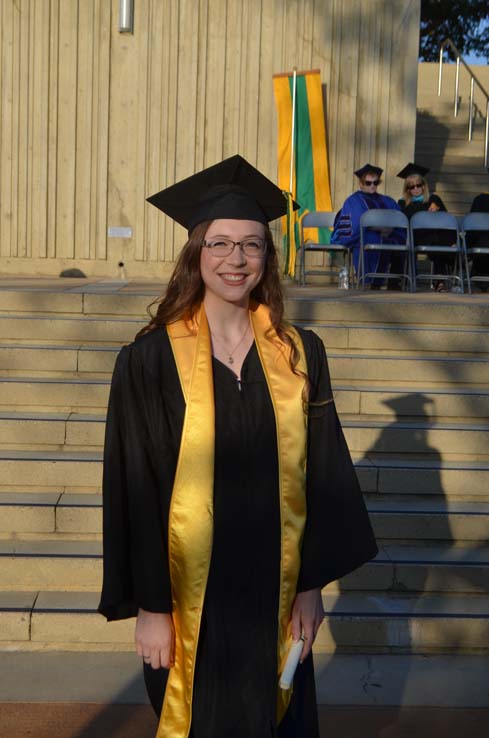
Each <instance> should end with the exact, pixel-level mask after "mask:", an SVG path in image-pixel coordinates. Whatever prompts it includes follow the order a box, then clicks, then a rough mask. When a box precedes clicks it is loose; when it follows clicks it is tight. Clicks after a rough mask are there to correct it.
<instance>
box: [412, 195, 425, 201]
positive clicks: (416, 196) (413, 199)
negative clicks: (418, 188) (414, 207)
mask: <svg viewBox="0 0 489 738" xmlns="http://www.w3.org/2000/svg"><path fill="white" fill-rule="evenodd" d="M423 199H424V196H423V195H414V197H412V198H411V202H423Z"/></svg>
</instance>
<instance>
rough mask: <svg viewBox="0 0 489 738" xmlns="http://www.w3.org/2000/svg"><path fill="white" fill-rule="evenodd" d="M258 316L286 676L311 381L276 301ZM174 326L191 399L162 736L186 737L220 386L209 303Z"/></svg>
mask: <svg viewBox="0 0 489 738" xmlns="http://www.w3.org/2000/svg"><path fill="white" fill-rule="evenodd" d="M250 317H251V323H252V327H253V332H254V336H255V342H256V345H257V348H258V353H259V356H260V360H261V363H262V366H263V369H264V372H265V376H266V378H267V383H268V387H269V390H270V395H271V398H272V403H273V408H274V412H275V420H276V424H277V445H278V449H277V451H278V462H279V488H280V516H281V530H282V536H281V541H282V542H281V572H280V595H279V612H278V664H277V672H278V674H280V673H281V671H282V668H283V665H284V662H285V659H286V656H287V651H288V647H289V642H290V613H291V608H292V603H293V600H294V596H295V592H296V587H297V578H298V575H299V568H300V550H301V543H302V535H303V532H304V525H305V519H306V500H305V463H306V441H307V425H306V423H307V416H306V413H305V412H304V406H303V400H302V391H303V387H304V379H303V378H302V377H300V376H297V375H295V374H293V373H292V372H291V370H290V366H289V363H288V360H289V354H290V349H289V348H288V346H286V345H285V344H284V343H283V342H282V341H280V339H279V337H278V336H277V335H276V333H275V331H274V330H273V328H272V326H271V323H270V318H269V312H268V309H267V308H266V307H265V306H263V305H258V306H253V308H252V309H251V311H250ZM167 331H168V335H169V338H170V343H171V346H172V350H173V355H174V358H175V362H176V365H177V369H178V374H179V378H180V383H181V385H182V391H183V393H184V396H185V400H186V405H187V406H186V412H185V420H184V424H183V430H182V440H181V444H180V453H179V458H178V464H177V470H176V473H175V481H174V485H173V491H172V501H171V506H170V520H169V534H168V557H169V567H170V579H171V585H172V597H173V623H174V627H175V664H174V666H173V667H172V668H171V669H170V673H169V676H168V682H167V686H166V692H165V699H164V703H163V710H162V714H161V719H160V723H159V726H158V731H157V738H187V737H188V734H189V731H190V725H191V720H192V692H193V681H194V672H195V661H196V654H197V645H198V640H199V630H200V620H201V615H202V608H203V603H204V597H205V590H206V585H207V576H208V572H209V565H210V559H211V553H212V537H213V495H214V441H215V438H214V433H215V429H214V388H213V381H212V358H211V344H210V336H209V327H208V323H207V318H206V316H205V312H204V310H203V308H202V309H201V311H200V315H199V316H198V318H197V320H195V321H194V322H193V324H192V325H189V324H188V323H186V322H185V321H184V320H179V321H177V322H176V323H172V324H170V325H168V326H167ZM290 331H291V333H292V334H293V338H294V341H295V342H296V345H297V347H298V349H299V352H300V361H299V364H298V369H299V370H300V371H302V372H303V373H304V374H306V362H305V357H304V349H303V346H302V342H301V339H300V337H299V335H298V333H297V331H295V330H294V329H290ZM290 697H291V691H290V690H287V691H284V690H281V689H280V688H279V687H278V702H277V715H278V719H279V720H280V719H281V718H282V717H283V715H284V713H285V710H286V709H287V706H288V704H289V701H290Z"/></svg>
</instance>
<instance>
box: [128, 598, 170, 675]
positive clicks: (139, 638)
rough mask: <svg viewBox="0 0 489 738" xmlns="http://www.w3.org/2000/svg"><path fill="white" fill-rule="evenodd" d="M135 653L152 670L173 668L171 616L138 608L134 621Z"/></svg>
mask: <svg viewBox="0 0 489 738" xmlns="http://www.w3.org/2000/svg"><path fill="white" fill-rule="evenodd" d="M134 637H135V641H136V651H137V653H138V654H139V656H142V657H143V659H144V663H145V664H151V666H152V668H153V669H159V668H160V667H163V668H164V669H169V668H170V667H171V666H173V662H174V658H175V656H174V650H175V632H174V628H173V620H172V617H171V615H169V614H168V613H164V612H149V611H148V610H143V609H142V608H139V612H138V616H137V619H136V632H135V636H134Z"/></svg>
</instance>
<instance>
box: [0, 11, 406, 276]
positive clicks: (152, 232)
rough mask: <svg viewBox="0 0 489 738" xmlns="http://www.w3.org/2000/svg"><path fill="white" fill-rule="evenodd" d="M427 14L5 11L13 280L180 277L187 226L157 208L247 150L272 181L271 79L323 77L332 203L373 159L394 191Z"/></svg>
mask: <svg viewBox="0 0 489 738" xmlns="http://www.w3.org/2000/svg"><path fill="white" fill-rule="evenodd" d="M419 6H420V0H369V2H368V3H359V2H357V0H328V1H327V2H325V0H247V2H245V3H243V2H242V0H137V2H135V13H136V15H135V23H134V34H120V33H119V31H118V13H119V0H0V21H1V29H0V63H1V82H0V134H1V135H0V155H1V167H0V254H1V256H2V257H3V259H2V264H1V265H0V270H1V269H4V270H6V271H16V270H17V271H24V272H25V271H29V270H31V271H34V270H35V269H38V270H40V271H43V272H44V273H47V272H49V271H51V272H54V273H56V271H59V269H60V268H63V267H67V266H70V265H73V266H75V265H76V266H80V267H81V268H82V269H84V270H85V272H86V273H92V274H106V275H108V276H116V274H117V263H118V261H119V260H122V261H124V262H125V264H126V271H127V274H128V275H129V276H135V275H141V276H142V275H147V276H154V275H157V274H160V273H162V270H163V271H164V270H166V271H168V270H169V269H171V265H172V263H173V262H174V259H175V258H176V255H177V254H178V252H179V250H180V248H181V245H182V244H183V242H184V240H185V231H184V230H183V229H182V228H181V227H179V226H175V225H174V224H173V223H172V222H171V221H170V220H169V219H167V218H165V217H163V216H162V215H160V214H159V213H158V212H157V211H156V210H155V209H154V208H152V207H151V206H149V205H148V204H147V203H146V202H145V198H146V197H147V196H148V195H150V194H152V193H153V192H155V191H157V190H158V189H160V188H162V187H165V186H166V185H169V184H171V183H172V182H174V181H176V180H177V179H179V178H182V177H186V176H188V175H190V174H192V173H193V172H194V171H197V170H199V169H201V168H202V167H204V166H207V165H210V164H212V163H214V162H216V161H219V160H220V159H221V158H223V157H226V156H230V155H232V154H233V153H235V152H239V153H241V154H242V155H244V156H245V157H247V158H249V159H250V160H251V161H252V162H253V163H255V164H257V165H258V166H259V167H260V168H261V169H263V171H264V172H265V173H266V174H268V175H269V176H270V177H272V178H274V177H275V176H276V166H277V164H276V140H277V135H276V114H275V107H274V98H273V87H272V75H273V74H275V73H279V72H284V71H291V70H292V68H293V67H294V66H296V67H297V68H298V69H310V68H319V69H320V70H321V75H322V80H323V84H324V89H325V102H326V109H327V131H328V143H329V158H330V169H331V183H332V194H333V200H334V205H335V206H336V207H339V206H340V205H341V202H342V200H343V199H344V198H345V197H346V196H347V195H348V194H349V193H350V192H351V191H352V189H353V188H354V186H355V180H354V177H353V174H352V172H353V169H354V168H355V167H356V166H358V165H360V164H362V163H363V162H364V161H366V160H370V161H372V162H375V163H377V164H379V165H380V166H382V167H385V168H386V178H385V190H387V191H388V192H390V194H392V195H394V196H396V195H397V190H398V186H397V183H396V180H395V172H396V171H397V170H398V168H399V167H400V166H402V164H403V162H404V161H406V160H408V159H409V158H410V157H411V156H412V153H413V150H414V127H415V100H416V67H417V65H416V55H417V43H418V26H419ZM385 190H384V191H385ZM108 226H119V227H125V228H130V229H132V237H131V238H109V239H108V238H107V227H108Z"/></svg>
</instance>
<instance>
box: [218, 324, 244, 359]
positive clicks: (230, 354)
mask: <svg viewBox="0 0 489 738" xmlns="http://www.w3.org/2000/svg"><path fill="white" fill-rule="evenodd" d="M249 328H250V324H249V323H248V325H247V326H246V328H245V331H244V333H243V335H242V336H241V338H240V339H239V341H238V343H237V344H236V346H235V347H234V348H233V350H232V351H229V350H228V348H227V346H225V345H224V342H223V341H221V339H220V338H218V336H216V334H215V333H213V332H212V331H211V336H212V338H213V339H214V341H217V343H219V344H221V348H223V349H224V350H225V353H226V354H227V355H228V358H227V362H228V364H234V358H233V354H234V353H235V352H236V350H237V349H238V348H239V346H241V344H242V343H243V341H244V339H245V336H246V334H247V333H248V331H249Z"/></svg>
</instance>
